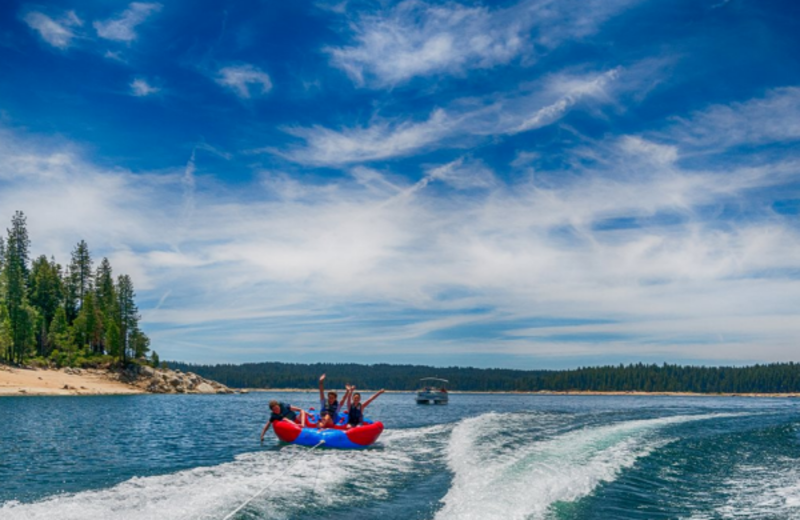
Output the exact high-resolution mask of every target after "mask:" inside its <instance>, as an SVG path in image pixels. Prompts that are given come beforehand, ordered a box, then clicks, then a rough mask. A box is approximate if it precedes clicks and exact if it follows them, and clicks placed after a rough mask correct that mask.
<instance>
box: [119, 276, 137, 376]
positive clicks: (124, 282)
mask: <svg viewBox="0 0 800 520" xmlns="http://www.w3.org/2000/svg"><path fill="white" fill-rule="evenodd" d="M135 296H136V294H135V293H134V291H133V282H132V281H131V277H130V276H128V275H127V274H123V275H120V276H119V277H118V278H117V305H118V311H117V312H118V313H119V314H118V319H117V325H118V327H119V337H120V343H121V356H120V359H121V361H122V363H123V364H125V363H127V362H128V356H129V355H132V354H134V352H133V347H134V345H133V341H132V339H133V334H134V333H135V331H136V330H137V329H138V327H139V309H137V308H136V302H135V301H134V297H135Z"/></svg>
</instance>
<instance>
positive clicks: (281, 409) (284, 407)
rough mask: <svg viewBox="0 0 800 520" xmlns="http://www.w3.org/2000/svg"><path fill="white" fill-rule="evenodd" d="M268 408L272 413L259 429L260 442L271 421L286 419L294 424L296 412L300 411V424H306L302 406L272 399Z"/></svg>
mask: <svg viewBox="0 0 800 520" xmlns="http://www.w3.org/2000/svg"><path fill="white" fill-rule="evenodd" d="M269 409H270V410H271V411H272V415H270V416H269V421H267V424H266V425H264V429H263V430H261V442H264V435H265V434H266V433H267V430H269V427H270V425H271V424H272V423H273V422H275V421H286V422H290V423H295V424H296V423H297V420H296V419H297V412H300V425H301V426H305V424H306V412H305V410H303V409H302V408H297V407H296V406H292V405H290V404H286V403H280V402H278V401H275V400H274V399H273V400H272V401H270V402H269Z"/></svg>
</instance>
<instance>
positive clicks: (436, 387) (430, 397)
mask: <svg viewBox="0 0 800 520" xmlns="http://www.w3.org/2000/svg"><path fill="white" fill-rule="evenodd" d="M419 383H420V389H419V390H418V391H417V404H447V401H448V397H449V394H448V392H447V384H448V383H449V381H448V380H447V379H439V378H438V377H423V378H422V379H420V380H419Z"/></svg>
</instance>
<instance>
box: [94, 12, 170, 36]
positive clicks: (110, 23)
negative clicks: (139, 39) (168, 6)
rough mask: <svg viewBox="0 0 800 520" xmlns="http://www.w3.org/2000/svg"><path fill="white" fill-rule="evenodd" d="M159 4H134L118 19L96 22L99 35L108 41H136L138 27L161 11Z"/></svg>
mask: <svg viewBox="0 0 800 520" xmlns="http://www.w3.org/2000/svg"><path fill="white" fill-rule="evenodd" d="M161 7H162V5H161V4H158V3H145V2H133V3H131V4H130V5H129V6H128V8H127V9H126V10H124V11H123V12H122V13H121V14H120V15H119V16H118V17H116V18H111V19H109V20H105V21H96V22H94V24H93V25H94V28H95V30H96V31H97V35H98V36H99V37H101V38H105V39H106V40H113V41H119V42H131V41H133V40H135V39H136V31H135V29H136V26H138V25H140V24H141V23H143V22H144V21H145V20H147V19H148V18H149V17H150V15H152V14H153V13H156V12H158V11H160V10H161Z"/></svg>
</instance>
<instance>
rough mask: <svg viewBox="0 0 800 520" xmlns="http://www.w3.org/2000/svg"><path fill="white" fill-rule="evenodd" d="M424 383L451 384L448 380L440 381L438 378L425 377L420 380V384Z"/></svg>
mask: <svg viewBox="0 0 800 520" xmlns="http://www.w3.org/2000/svg"><path fill="white" fill-rule="evenodd" d="M422 381H438V382H440V383H449V382H450V381H448V380H447V379H440V378H438V377H423V378H422V379H420V382H422Z"/></svg>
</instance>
